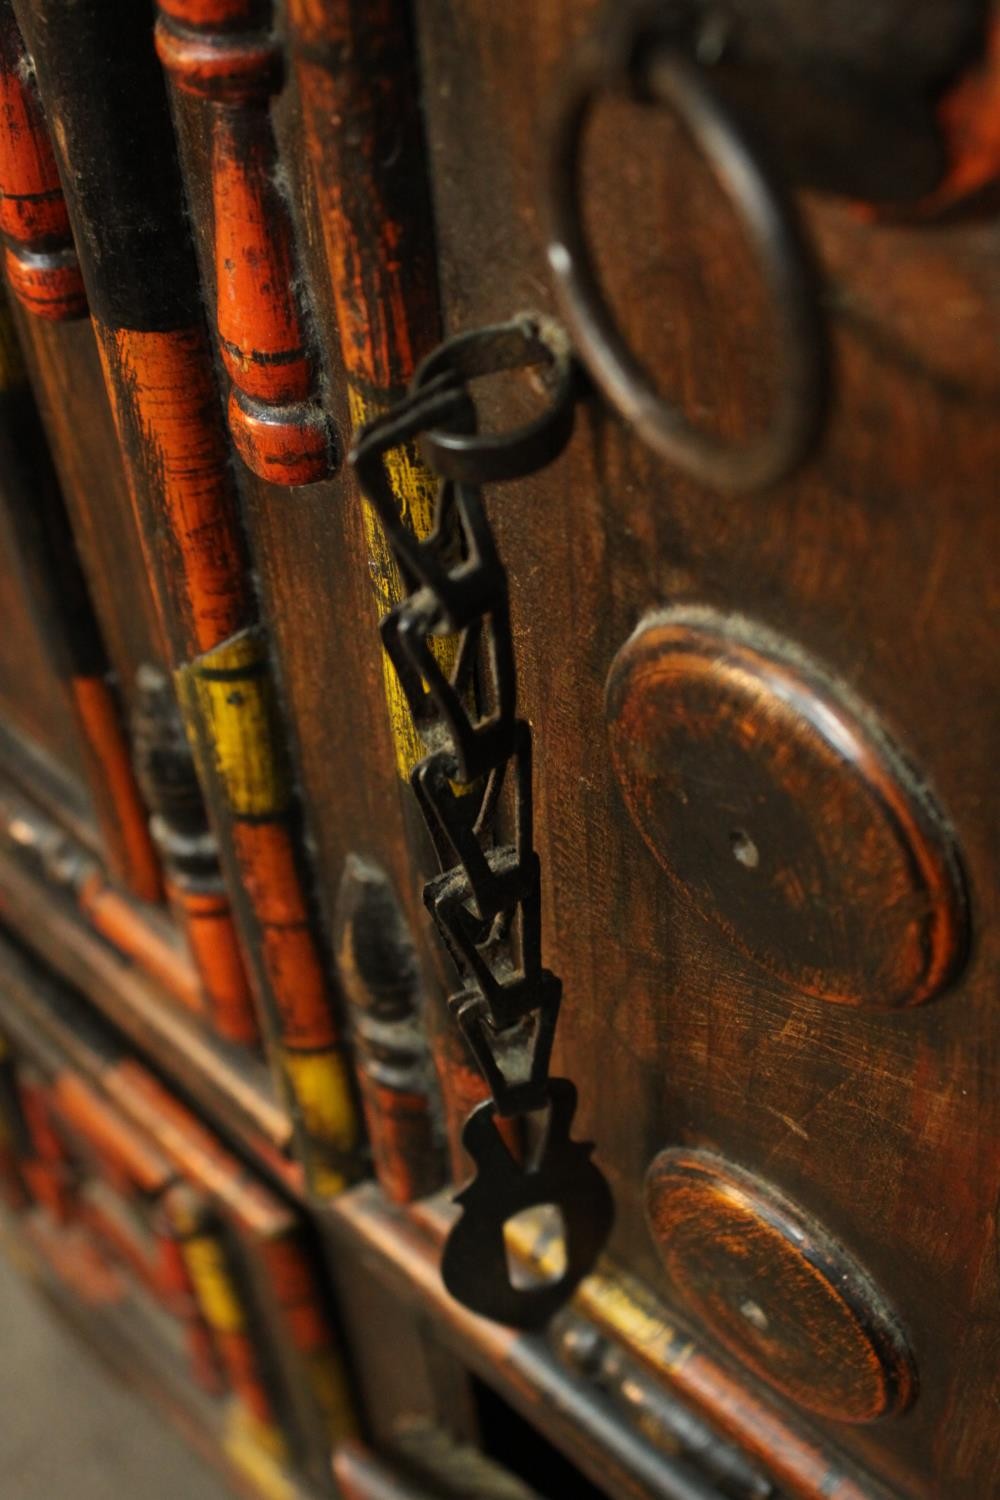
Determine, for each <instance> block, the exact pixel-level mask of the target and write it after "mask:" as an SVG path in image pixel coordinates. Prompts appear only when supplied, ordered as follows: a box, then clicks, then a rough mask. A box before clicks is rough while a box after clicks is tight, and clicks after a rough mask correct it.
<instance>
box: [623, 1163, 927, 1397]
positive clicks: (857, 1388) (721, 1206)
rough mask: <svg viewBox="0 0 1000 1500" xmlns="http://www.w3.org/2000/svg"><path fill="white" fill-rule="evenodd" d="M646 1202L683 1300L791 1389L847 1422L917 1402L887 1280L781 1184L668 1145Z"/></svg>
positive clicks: (760, 1371)
mask: <svg viewBox="0 0 1000 1500" xmlns="http://www.w3.org/2000/svg"><path fill="white" fill-rule="evenodd" d="M646 1213H647V1217H648V1220H649V1226H650V1231H651V1233H652V1236H653V1239H654V1242H655V1244H656V1248H657V1250H658V1251H659V1253H660V1258H661V1259H662V1261H663V1264H664V1267H665V1269H666V1272H667V1275H668V1277H669V1279H670V1282H671V1284H672V1287H673V1289H674V1291H675V1293H676V1295H677V1297H678V1307H679V1308H681V1309H683V1310H687V1311H689V1312H692V1313H694V1314H695V1315H696V1316H697V1317H698V1318H699V1319H700V1321H701V1322H702V1323H703V1324H704V1325H705V1327H706V1328H707V1329H708V1330H709V1332H710V1333H712V1334H713V1335H714V1336H715V1338H716V1339H717V1340H718V1341H719V1343H720V1344H721V1345H722V1346H723V1347H724V1348H726V1349H728V1350H729V1351H730V1352H731V1353H732V1354H735V1355H736V1356H737V1357H738V1358H740V1359H741V1360H742V1361H743V1363H744V1364H746V1365H747V1366H749V1368H750V1369H751V1370H753V1371H754V1372H755V1373H756V1374H757V1375H759V1376H761V1377H762V1378H763V1379H764V1380H766V1381H768V1382H769V1383H770V1384H771V1385H773V1386H775V1387H776V1388H777V1389H778V1390H779V1391H781V1392H782V1394H783V1395H785V1396H788V1397H790V1398H791V1399H792V1400H793V1401H796V1402H797V1403H798V1404H799V1405H800V1406H803V1407H805V1408H806V1409H807V1410H809V1411H813V1412H817V1413H819V1414H820V1415H822V1416H824V1417H829V1418H832V1419H833V1420H835V1421H840V1422H875V1421H878V1420H879V1419H880V1418H883V1417H889V1416H894V1415H896V1414H898V1413H899V1412H901V1411H904V1410H905V1409H906V1407H907V1406H908V1405H909V1404H910V1402H911V1401H912V1399H913V1396H914V1394H915V1391H916V1375H915V1371H914V1366H913V1361H912V1358H911V1355H910V1352H909V1349H908V1348H907V1345H906V1342H905V1340H904V1338H903V1335H902V1333H901V1332H900V1330H899V1328H898V1326H897V1324H896V1322H895V1320H894V1319H893V1317H892V1316H891V1314H890V1313H889V1312H888V1310H887V1309H886V1308H885V1306H884V1304H883V1302H882V1299H881V1297H880V1295H879V1293H878V1291H877V1290H876V1288H875V1287H874V1286H873V1284H872V1282H871V1281H870V1280H869V1278H868V1276H867V1275H866V1274H865V1272H864V1271H862V1270H861V1268H860V1267H859V1266H858V1265H856V1264H855V1262H854V1261H853V1260H851V1258H850V1257H849V1256H848V1255H847V1254H846V1252H845V1251H844V1250H843V1249H841V1247H840V1246H839V1245H838V1244H837V1243H836V1242H835V1241H834V1240H832V1239H831V1238H830V1237H829V1236H828V1235H826V1234H825V1233H824V1232H823V1230H822V1229H820V1228H819V1226H817V1225H815V1224H812V1223H811V1222H810V1221H809V1220H807V1219H806V1218H805V1216H804V1215H802V1214H801V1213H800V1212H799V1211H798V1210H797V1209H796V1208H795V1207H794V1206H793V1205H791V1204H790V1203H789V1202H788V1201H787V1199H785V1198H783V1197H782V1196H781V1195H780V1194H778V1193H777V1192H775V1191H774V1190H773V1189H772V1188H770V1187H769V1186H767V1185H766V1184H764V1183H761V1182H760V1181H759V1180H758V1179H757V1178H755V1177H753V1176H751V1175H750V1174H749V1173H748V1172H744V1171H743V1170H741V1169H740V1168H738V1167H734V1166H732V1165H731V1164H730V1163H728V1162H726V1161H724V1160H722V1158H720V1157H717V1156H713V1155H712V1154H710V1153H708V1152H703V1151H689V1150H686V1149H684V1148H677V1149H672V1150H668V1151H661V1152H660V1154H659V1155H658V1156H657V1157H656V1158H655V1159H654V1161H653V1163H652V1165H651V1167H650V1169H649V1172H648V1174H647V1177H646Z"/></svg>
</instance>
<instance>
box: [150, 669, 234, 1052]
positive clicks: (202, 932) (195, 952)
mask: <svg viewBox="0 0 1000 1500" xmlns="http://www.w3.org/2000/svg"><path fill="white" fill-rule="evenodd" d="M132 730H133V741H134V747H135V761H136V770H137V773H138V776H139V780H140V784H141V786H142V789H143V792H144V794H145V798H146V803H147V805H148V807H149V808H150V810H151V811H152V813H153V816H152V818H151V820H150V831H151V833H152V836H153V839H154V842H155V843H156V847H157V849H158V850H159V852H160V857H161V858H162V860H163V865H164V870H165V873H166V887H167V895H168V897H169V899H170V904H171V906H172V907H173V909H174V911H175V912H176V914H177V916H178V918H179V920H180V923H181V926H182V928H183V929H184V931H185V932H186V934H187V939H188V946H189V947H190V950H191V956H192V958H193V960H194V964H195V967H196V968H197V970H198V975H199V978H200V980H201V984H202V988H203V990H204V992H205V1000H206V1004H207V1010H208V1015H209V1018H210V1020H211V1022H212V1025H213V1027H214V1029H215V1030H216V1031H217V1032H218V1033H219V1035H220V1036H222V1037H225V1038H226V1040H227V1041H231V1042H241V1043H243V1044H244V1045H246V1046H256V1045H259V1043H260V1031H259V1028H258V1025H257V1017H256V1014H255V1012H254V1006H253V995H252V993H251V990H250V985H249V982H248V980H247V976H246V971H245V969H244V967H243V960H242V957H241V955H240V949H239V943H238V941H237V937H236V929H235V926H234V924H233V916H232V911H231V909H230V905H229V896H228V893H227V891H226V885H225V881H224V880H223V877H222V872H221V870H220V868H219V846H218V842H217V840H216V838H215V835H214V834H213V833H212V831H211V829H210V828H209V825H208V815H207V813H206V811H205V801H204V798H203V796H202V791H201V787H200V785H199V783H198V776H197V772H196V771H195V765H194V756H193V755H192V753H191V747H190V745H189V743H188V739H187V735H186V733H185V731H184V722H183V720H182V718H181V715H180V711H179V709H178V707H177V702H176V699H175V697H174V693H173V688H172V686H171V682H170V678H169V677H168V676H167V674H166V672H164V671H163V670H162V669H161V668H159V667H156V666H153V665H152V664H150V663H146V664H145V665H144V666H143V667H141V668H140V670H139V673H138V679H137V684H136V712H135V716H134V720H133V726H132Z"/></svg>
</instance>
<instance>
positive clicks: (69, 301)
mask: <svg viewBox="0 0 1000 1500" xmlns="http://www.w3.org/2000/svg"><path fill="white" fill-rule="evenodd" d="M0 233H2V234H4V235H5V236H6V237H7V239H8V241H9V243H8V245H7V248H6V250H5V252H4V263H5V265H6V268H7V277H8V280H9V282H10V286H11V289H12V291H13V292H14V294H15V296H16V297H17V298H18V300H19V301H20V302H22V303H23V304H24V306H25V307H26V308H27V309H28V311H29V312H32V313H34V314H35V315H36V316H37V317H42V318H47V319H50V320H55V321H62V320H63V319H66V318H78V317H82V316H83V315H84V314H85V313H86V311H87V298H86V293H85V292H84V289H83V278H82V276H81V274H80V267H79V264H78V263H77V259H76V253H75V251H74V249H73V244H72V238H71V235H70V227H69V214H68V213H67V210H66V202H65V199H64V197H63V191H62V184H61V183H60V180H59V170H58V168H57V166H56V160H55V155H54V153H53V150H52V142H51V140H50V139H49V132H48V127H47V125H46V122H45V116H44V113H43V111H42V105H41V101H40V100H39V97H38V91H37V89H36V87H35V83H34V78H33V76H32V72H31V69H30V66H29V64H28V59H27V54H26V51H25V47H24V43H23V41H22V40H21V34H20V32H19V30H18V27H17V22H16V20H15V19H14V13H13V10H12V8H11V6H10V3H9V0H3V4H2V5H0Z"/></svg>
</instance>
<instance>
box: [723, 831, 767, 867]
mask: <svg viewBox="0 0 1000 1500" xmlns="http://www.w3.org/2000/svg"><path fill="white" fill-rule="evenodd" d="M729 847H730V848H731V849H732V851H733V858H734V859H735V860H736V862H737V864H740V865H742V866H743V867H744V869H746V870H756V868H757V866H758V865H759V864H760V850H759V849H758V848H757V845H756V844H755V843H754V841H753V839H752V838H751V837H750V835H749V834H748V833H747V832H746V830H745V829H743V828H734V829H733V831H732V833H731V834H730V835H729Z"/></svg>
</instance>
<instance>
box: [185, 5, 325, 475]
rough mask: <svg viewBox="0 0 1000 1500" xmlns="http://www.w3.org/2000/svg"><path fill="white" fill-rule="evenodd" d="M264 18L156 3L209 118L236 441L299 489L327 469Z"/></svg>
mask: <svg viewBox="0 0 1000 1500" xmlns="http://www.w3.org/2000/svg"><path fill="white" fill-rule="evenodd" d="M270 20H271V18H270V5H269V4H266V3H264V4H261V3H259V0H241V3H240V0H234V3H232V4H229V5H225V6H221V5H218V4H212V3H207V4H206V3H205V0H162V3H161V4H160V19H159V21H158V23H157V28H156V46H157V51H158V53H159V57H160V61H161V62H162V63H163V66H164V67H165V68H166V69H167V71H168V73H169V74H170V77H171V78H172V80H173V82H174V86H175V87H176V88H178V89H182V90H183V91H184V92H185V93H188V94H191V95H193V96H194V97H195V98H197V99H200V100H202V101H204V107H205V108H206V109H208V110H210V111H211V177H212V202H213V210H214V214H213V217H214V221H215V273H216V285H215V299H216V329H217V333H218V339H219V349H220V352H221V355H222V360H223V363H224V364H225V367H226V370H227V371H228V373H229V376H230V379H231V380H232V388H231V390H230V395H229V428H230V431H231V433H232V435H233V441H234V442H235V444H236V447H237V450H238V451H239V453H240V456H241V457H242V458H243V461H244V462H245V463H246V465H247V467H248V468H250V469H251V470H252V471H253V472H254V473H255V474H257V475H258V476H259V477H260V478H261V479H266V480H269V481H270V482H271V483H274V484H282V485H302V484H312V483H314V482H315V481H317V480H320V479H326V478H328V477H329V476H330V475H331V474H332V473H333V472H334V469H335V467H336V464H335V459H334V453H333V439H332V433H331V430H330V425H329V422H328V421H327V418H326V414H325V412H324V411H323V408H322V406H321V404H320V401H319V399H318V395H317V371H316V368H315V361H314V358H313V356H312V354H311V352H310V351H309V350H308V348H307V341H306V331H305V322H304V317H303V312H302V306H301V290H300V288H299V287H298V285H297V282H298V275H297V268H296V263H295V250H294V240H293V227H292V221H291V215H290V212H289V208H288V204H287V203H286V201H285V198H284V196H283V195H282V193H281V191H280V189H279V187H278V185H277V181H276V177H277V172H278V155H277V148H276V144H275V139H274V132H273V129H272V126H271V120H270V115H269V104H270V99H271V96H272V95H273V94H274V93H276V92H277V91H278V89H279V88H280V87H281V76H282V70H281V54H280V50H279V48H278V44H277V42H276V40H275V39H274V37H273V36H272V35H271V33H270V30H269V27H270Z"/></svg>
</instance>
